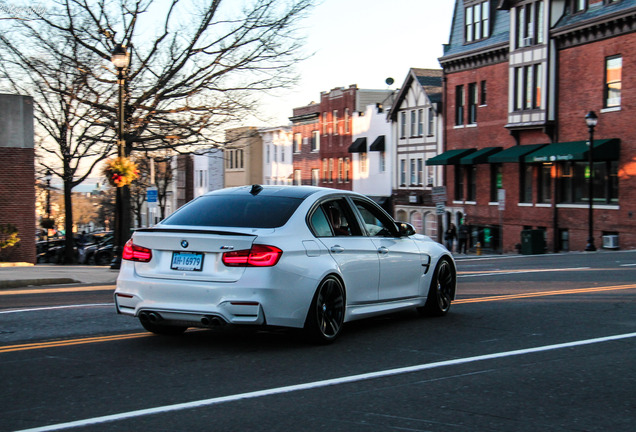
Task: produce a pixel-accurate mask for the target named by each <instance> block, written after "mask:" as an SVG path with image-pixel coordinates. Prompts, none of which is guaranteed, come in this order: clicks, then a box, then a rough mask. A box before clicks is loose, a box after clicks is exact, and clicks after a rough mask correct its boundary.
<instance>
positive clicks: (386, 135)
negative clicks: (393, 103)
mask: <svg viewBox="0 0 636 432" xmlns="http://www.w3.org/2000/svg"><path fill="white" fill-rule="evenodd" d="M389 101H390V99H389ZM352 130H353V136H352V140H353V143H352V144H351V146H350V147H349V152H350V153H351V161H352V171H353V172H352V179H353V185H352V186H353V190H354V191H355V192H359V193H361V194H364V195H367V196H370V197H372V198H374V199H375V200H376V201H377V202H378V203H380V204H385V203H386V204H388V201H389V199H390V197H391V192H392V177H393V175H392V171H393V170H392V169H391V167H392V166H393V148H394V146H393V139H392V131H391V122H390V119H388V118H387V111H386V110H385V109H384V108H383V106H382V104H373V105H368V106H367V107H366V111H365V112H364V113H362V114H359V113H355V114H354V115H353V119H352Z"/></svg>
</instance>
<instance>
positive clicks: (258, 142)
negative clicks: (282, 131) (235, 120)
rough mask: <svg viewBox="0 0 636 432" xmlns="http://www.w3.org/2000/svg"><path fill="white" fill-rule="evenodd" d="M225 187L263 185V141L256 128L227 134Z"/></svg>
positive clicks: (243, 128)
mask: <svg viewBox="0 0 636 432" xmlns="http://www.w3.org/2000/svg"><path fill="white" fill-rule="evenodd" d="M224 159H225V187H233V186H245V185H251V184H261V183H263V139H262V137H261V134H260V133H259V131H258V129H257V128H255V127H240V128H236V129H229V130H227V131H226V132H225V149H224Z"/></svg>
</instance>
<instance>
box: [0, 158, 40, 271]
mask: <svg viewBox="0 0 636 432" xmlns="http://www.w3.org/2000/svg"><path fill="white" fill-rule="evenodd" d="M0 167H1V168H2V169H0V224H9V223H10V224H13V225H15V226H16V227H17V228H18V237H20V242H19V243H18V244H17V245H16V246H13V247H12V248H9V249H5V251H8V252H9V255H8V256H7V257H6V260H7V261H9V262H29V263H35V260H36V256H35V168H34V151H33V149H32V148H13V147H0ZM5 251H3V255H2V256H3V257H4V253H5Z"/></svg>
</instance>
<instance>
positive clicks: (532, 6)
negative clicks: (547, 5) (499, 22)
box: [515, 0, 544, 48]
mask: <svg viewBox="0 0 636 432" xmlns="http://www.w3.org/2000/svg"><path fill="white" fill-rule="evenodd" d="M516 12H517V14H516V18H517V27H516V29H515V30H516V33H517V41H516V42H517V48H524V47H527V46H532V45H537V44H542V43H543V42H544V39H543V13H544V12H543V0H540V1H537V2H534V3H528V4H525V5H523V6H519V7H518V8H517V10H516Z"/></svg>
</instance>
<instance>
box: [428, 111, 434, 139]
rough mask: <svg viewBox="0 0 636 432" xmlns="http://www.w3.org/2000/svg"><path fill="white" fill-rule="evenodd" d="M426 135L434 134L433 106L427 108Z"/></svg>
mask: <svg viewBox="0 0 636 432" xmlns="http://www.w3.org/2000/svg"><path fill="white" fill-rule="evenodd" d="M427 135H428V136H433V135H435V112H434V111H433V108H429V109H428V130H427Z"/></svg>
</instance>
